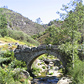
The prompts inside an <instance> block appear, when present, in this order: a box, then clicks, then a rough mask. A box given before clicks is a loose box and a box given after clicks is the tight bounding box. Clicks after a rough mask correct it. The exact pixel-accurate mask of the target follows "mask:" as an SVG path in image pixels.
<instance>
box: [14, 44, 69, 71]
mask: <svg viewBox="0 0 84 84" xmlns="http://www.w3.org/2000/svg"><path fill="white" fill-rule="evenodd" d="M14 53H15V57H16V59H18V60H23V61H25V62H26V64H27V68H28V71H30V70H31V66H32V64H33V62H34V61H35V59H37V58H38V57H39V56H41V55H42V54H46V53H48V54H51V55H53V56H56V57H57V58H58V59H60V61H61V62H62V64H63V66H64V67H66V65H67V61H66V59H65V57H64V56H63V55H62V54H61V53H60V52H59V48H58V46H57V45H56V46H55V45H42V46H38V47H32V48H30V47H27V46H24V45H18V46H17V48H16V49H15V51H14Z"/></svg>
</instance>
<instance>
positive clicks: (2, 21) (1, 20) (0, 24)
mask: <svg viewBox="0 0 84 84" xmlns="http://www.w3.org/2000/svg"><path fill="white" fill-rule="evenodd" d="M4 28H7V20H6V17H5V14H3V15H1V17H0V29H4Z"/></svg>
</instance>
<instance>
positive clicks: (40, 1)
mask: <svg viewBox="0 0 84 84" xmlns="http://www.w3.org/2000/svg"><path fill="white" fill-rule="evenodd" d="M70 1H71V0H0V7H3V6H8V9H11V10H13V11H15V12H17V13H20V14H22V15H23V16H25V17H27V18H29V19H30V20H32V21H34V22H35V21H36V19H37V18H39V17H40V18H41V20H42V22H43V24H47V23H49V22H50V21H52V20H55V19H58V18H59V15H58V14H56V12H57V11H60V8H62V5H63V4H65V5H66V4H67V3H69V2H70ZM83 3H84V0H83Z"/></svg>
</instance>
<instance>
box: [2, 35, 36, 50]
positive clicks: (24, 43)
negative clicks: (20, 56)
mask: <svg viewBox="0 0 84 84" xmlns="http://www.w3.org/2000/svg"><path fill="white" fill-rule="evenodd" d="M0 42H1V43H4V45H0V49H1V50H8V49H9V50H13V49H15V48H16V47H17V45H14V44H15V43H18V44H20V45H27V46H31V47H34V46H35V45H33V44H31V43H28V42H22V41H19V40H15V39H13V38H11V37H7V36H5V37H4V38H2V37H1V38H0ZM8 43H10V44H11V43H12V46H9V45H8Z"/></svg>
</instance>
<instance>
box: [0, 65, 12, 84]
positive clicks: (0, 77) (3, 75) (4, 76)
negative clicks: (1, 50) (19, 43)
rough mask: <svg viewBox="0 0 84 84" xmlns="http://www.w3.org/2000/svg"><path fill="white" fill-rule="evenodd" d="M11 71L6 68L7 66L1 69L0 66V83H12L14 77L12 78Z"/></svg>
mask: <svg viewBox="0 0 84 84" xmlns="http://www.w3.org/2000/svg"><path fill="white" fill-rule="evenodd" d="M12 76H13V72H12V71H10V70H8V69H7V68H5V69H2V68H1V67H0V83H1V84H6V83H7V84H13V82H14V79H13V77H12Z"/></svg>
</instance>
